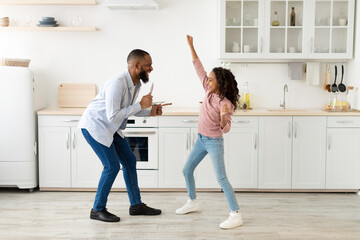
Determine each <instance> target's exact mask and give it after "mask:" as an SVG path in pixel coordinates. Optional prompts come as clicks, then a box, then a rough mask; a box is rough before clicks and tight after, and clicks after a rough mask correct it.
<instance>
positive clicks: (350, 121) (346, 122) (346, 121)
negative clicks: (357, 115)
mask: <svg viewBox="0 0 360 240" xmlns="http://www.w3.org/2000/svg"><path fill="white" fill-rule="evenodd" d="M353 122H354V121H352V120H345V121H336V123H339V124H348V123H353Z"/></svg>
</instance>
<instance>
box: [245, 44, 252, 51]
mask: <svg viewBox="0 0 360 240" xmlns="http://www.w3.org/2000/svg"><path fill="white" fill-rule="evenodd" d="M250 49H251V47H250V45H244V53H249V52H250Z"/></svg>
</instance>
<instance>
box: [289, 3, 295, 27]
mask: <svg viewBox="0 0 360 240" xmlns="http://www.w3.org/2000/svg"><path fill="white" fill-rule="evenodd" d="M290 26H295V7H292V8H291V14H290Z"/></svg>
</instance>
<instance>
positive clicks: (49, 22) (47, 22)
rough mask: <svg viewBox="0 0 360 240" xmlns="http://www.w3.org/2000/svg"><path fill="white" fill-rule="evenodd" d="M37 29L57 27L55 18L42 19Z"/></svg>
mask: <svg viewBox="0 0 360 240" xmlns="http://www.w3.org/2000/svg"><path fill="white" fill-rule="evenodd" d="M37 26H38V27H57V26H59V24H56V21H55V18H53V17H42V20H40V21H39V24H38V25H37Z"/></svg>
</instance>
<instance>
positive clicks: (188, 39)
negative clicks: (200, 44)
mask: <svg viewBox="0 0 360 240" xmlns="http://www.w3.org/2000/svg"><path fill="white" fill-rule="evenodd" d="M186 39H187V42H188V44H189V46H190V47H191V46H193V43H194V42H193V37H192V36H189V35H186Z"/></svg>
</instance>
